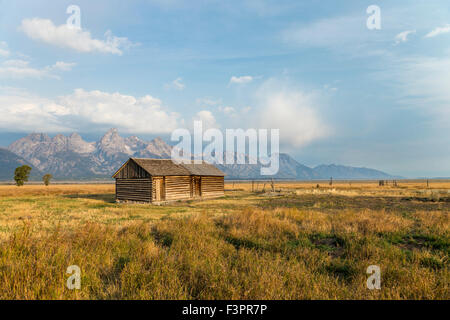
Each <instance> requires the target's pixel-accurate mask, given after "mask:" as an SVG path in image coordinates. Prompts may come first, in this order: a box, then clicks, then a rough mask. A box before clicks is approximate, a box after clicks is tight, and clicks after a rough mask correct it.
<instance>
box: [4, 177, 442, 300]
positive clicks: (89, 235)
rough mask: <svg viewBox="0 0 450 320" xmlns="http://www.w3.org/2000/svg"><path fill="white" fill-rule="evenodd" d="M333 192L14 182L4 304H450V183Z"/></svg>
mask: <svg viewBox="0 0 450 320" xmlns="http://www.w3.org/2000/svg"><path fill="white" fill-rule="evenodd" d="M319 184H320V185H319V186H317V183H292V182H290V183H276V185H275V192H272V190H271V186H270V184H268V183H263V182H259V183H255V184H254V185H253V191H254V192H252V184H251V183H246V184H244V183H229V184H227V185H226V195H225V197H223V198H220V199H215V200H205V201H188V202H176V203H172V204H168V205H163V206H152V205H144V204H116V203H114V186H113V185H51V186H49V187H44V186H40V185H33V186H31V185H29V186H24V187H20V188H19V187H15V186H0V299H449V298H450V294H449V292H450V290H449V289H450V288H449V283H450V273H449V261H448V256H449V252H450V232H449V231H450V228H449V226H450V225H449V212H450V183H449V182H433V183H432V184H431V185H430V187H429V188H427V186H426V184H425V183H424V182H408V183H407V182H399V184H398V185H397V186H396V187H394V186H390V185H389V186H384V187H379V186H378V185H377V183H376V182H362V183H356V182H345V183H334V184H333V186H329V185H328V183H327V182H322V183H319ZM263 189H264V192H263ZM70 265H78V266H79V267H80V268H81V289H80V290H69V289H68V288H67V287H66V281H67V278H68V277H69V275H68V274H66V269H67V267H68V266H70ZM370 265H378V266H379V267H380V268H381V289H380V290H369V289H367V287H366V280H367V278H368V277H369V275H368V274H366V269H367V267H368V266H370Z"/></svg>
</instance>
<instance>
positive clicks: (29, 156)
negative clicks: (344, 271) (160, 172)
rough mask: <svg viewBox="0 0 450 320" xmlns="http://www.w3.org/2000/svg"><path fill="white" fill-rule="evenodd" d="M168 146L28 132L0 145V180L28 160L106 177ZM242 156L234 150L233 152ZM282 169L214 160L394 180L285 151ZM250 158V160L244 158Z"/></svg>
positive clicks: (232, 174) (248, 172)
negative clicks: (310, 163) (311, 162)
mask: <svg viewBox="0 0 450 320" xmlns="http://www.w3.org/2000/svg"><path fill="white" fill-rule="evenodd" d="M172 148H173V147H172V146H170V145H168V144H167V143H166V142H164V141H163V140H162V139H161V138H155V139H153V140H151V141H144V140H141V139H140V138H138V137H136V136H131V137H127V138H124V137H121V136H120V135H119V133H118V131H117V129H110V130H109V131H108V132H107V133H106V134H105V135H104V136H103V137H102V138H101V139H100V140H99V141H97V142H87V141H84V140H83V139H82V137H81V136H80V135H79V134H77V133H72V134H71V135H69V136H64V135H62V134H58V135H56V136H55V137H53V138H51V137H50V136H48V135H47V134H44V133H32V134H29V135H27V136H26V137H24V138H21V139H19V140H17V141H15V142H13V143H12V144H11V145H10V146H9V147H8V150H5V149H0V164H1V167H0V179H1V180H11V179H12V175H13V172H14V168H15V166H18V165H20V164H29V165H31V166H32V167H33V168H35V169H34V170H32V172H33V174H34V175H33V177H35V176H36V175H40V174H43V173H51V174H52V175H53V176H54V177H55V178H56V179H74V180H77V179H80V180H83V179H105V178H110V177H111V175H112V174H113V173H114V172H115V171H116V170H117V169H118V168H119V167H120V166H121V165H122V164H123V163H124V162H125V161H126V160H127V159H128V158H130V157H137V158H156V159H167V158H170V155H171V151H172ZM238 156H240V157H246V158H248V157H247V156H246V155H236V157H238ZM279 159H280V169H279V172H278V173H277V175H275V176H271V177H268V176H261V175H260V168H261V164H256V165H250V164H232V165H228V164H218V165H217V167H219V168H220V169H221V170H222V171H224V172H225V173H226V174H227V177H226V178H227V179H268V178H274V179H291V180H317V179H329V178H330V177H333V178H335V179H392V178H395V177H393V176H391V175H389V174H387V173H384V172H381V171H378V170H374V169H368V168H355V167H348V166H341V165H320V166H318V167H315V168H310V167H307V166H305V165H302V164H301V163H299V162H298V161H296V160H295V159H293V158H292V157H291V156H289V155H288V154H285V153H281V154H280V155H279ZM247 163H248V162H247Z"/></svg>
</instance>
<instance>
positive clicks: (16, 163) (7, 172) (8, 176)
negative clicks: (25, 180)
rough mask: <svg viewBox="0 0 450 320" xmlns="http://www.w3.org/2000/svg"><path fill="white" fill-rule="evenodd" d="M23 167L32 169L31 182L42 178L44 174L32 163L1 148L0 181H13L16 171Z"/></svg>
mask: <svg viewBox="0 0 450 320" xmlns="http://www.w3.org/2000/svg"><path fill="white" fill-rule="evenodd" d="M23 165H28V166H30V167H31V173H30V180H37V179H40V178H41V177H42V172H40V171H39V170H38V169H36V168H35V167H34V166H33V165H32V164H31V163H29V162H28V161H26V160H25V159H23V158H22V157H19V156H18V155H16V154H14V153H12V152H11V151H8V150H6V149H3V148H0V180H2V181H13V180H14V170H15V169H16V168H17V167H20V166H23Z"/></svg>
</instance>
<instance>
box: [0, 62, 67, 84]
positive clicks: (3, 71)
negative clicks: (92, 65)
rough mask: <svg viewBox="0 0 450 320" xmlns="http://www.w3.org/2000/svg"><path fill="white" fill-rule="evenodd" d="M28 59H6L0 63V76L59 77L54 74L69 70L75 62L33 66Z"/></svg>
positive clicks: (20, 77)
mask: <svg viewBox="0 0 450 320" xmlns="http://www.w3.org/2000/svg"><path fill="white" fill-rule="evenodd" d="M29 64H30V63H29V61H26V60H21V59H15V60H12V59H11V60H6V61H4V62H3V63H1V64H0V78H8V79H25V78H34V79H43V78H53V79H59V76H58V75H57V74H56V72H58V71H70V70H71V69H72V68H73V67H74V66H75V63H67V62H63V61H58V62H56V63H55V64H54V65H52V66H46V67H44V68H40V69H39V68H33V67H30V66H29Z"/></svg>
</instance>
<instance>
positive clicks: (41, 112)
mask: <svg viewBox="0 0 450 320" xmlns="http://www.w3.org/2000/svg"><path fill="white" fill-rule="evenodd" d="M3 91H4V92H1V91H0V114H2V115H3V116H2V117H1V119H0V127H1V128H2V129H11V130H18V129H19V130H23V131H39V130H45V131H58V132H59V131H61V132H64V131H76V130H85V131H86V130H95V129H101V130H103V129H106V128H110V127H117V128H119V129H121V130H122V131H125V132H133V133H170V132H171V131H172V130H174V129H175V128H177V127H178V121H179V115H178V114H177V113H174V112H169V111H166V110H165V109H164V108H163V106H162V103H161V101H160V100H159V99H156V98H154V97H152V96H150V95H146V96H143V97H139V98H136V97H133V96H129V95H124V94H121V93H107V92H102V91H98V90H95V91H85V90H83V89H76V90H75V91H74V92H73V93H72V94H69V95H66V96H61V97H58V98H56V99H46V98H41V97H36V96H32V95H30V94H27V93H23V92H20V91H15V92H14V91H10V90H8V91H6V90H3Z"/></svg>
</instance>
